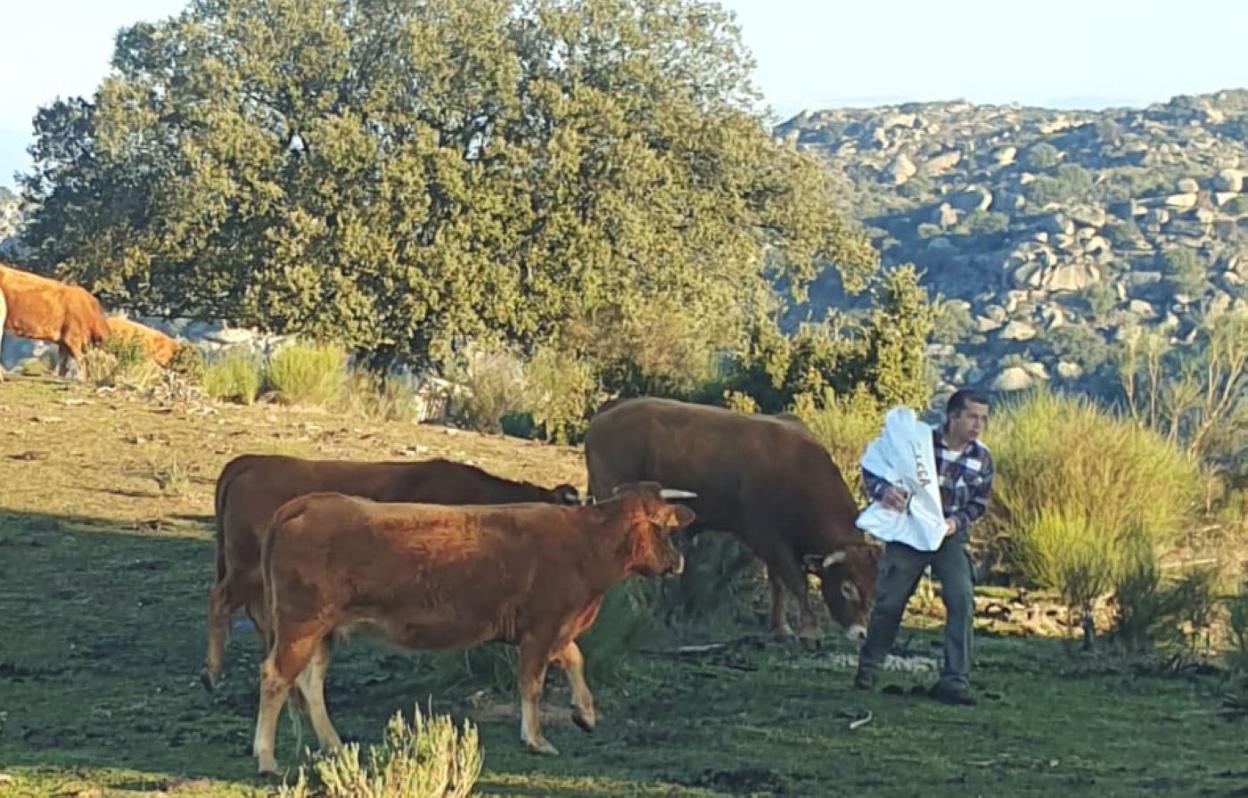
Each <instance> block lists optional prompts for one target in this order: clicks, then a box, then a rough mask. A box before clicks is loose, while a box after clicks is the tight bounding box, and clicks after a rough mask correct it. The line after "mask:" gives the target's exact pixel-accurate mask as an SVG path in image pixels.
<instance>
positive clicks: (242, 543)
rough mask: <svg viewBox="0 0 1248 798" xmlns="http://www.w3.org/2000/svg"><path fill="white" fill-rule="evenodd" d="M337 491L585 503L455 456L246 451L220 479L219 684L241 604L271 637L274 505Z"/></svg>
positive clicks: (212, 630)
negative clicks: (267, 582)
mask: <svg viewBox="0 0 1248 798" xmlns="http://www.w3.org/2000/svg"><path fill="white" fill-rule="evenodd" d="M318 491H336V492H339V493H348V494H351V495H353V496H363V497H365V498H368V499H374V500H376V501H381V502H426V503H430V504H508V503H513V502H548V503H551V504H580V501H581V497H580V494H579V493H577V490H576V488H574V487H573V486H571V485H567V484H564V485H559V486H556V487H555V488H553V489H547V488H543V487H541V486H540V485H534V484H533V483H531V482H516V481H513V480H509V479H503V478H502V477H497V476H494V475H493V474H490V473H487V472H485V471H483V470H482V469H480V468H477V467H476V466H470V465H466V464H464V463H456V462H452V461H450V460H427V461H423V462H416V463H413V462H403V461H398V462H376V463H374V462H352V461H339V460H303V459H300V458H297V457H285V456H282V455H261V454H245V455H241V456H239V457H236V458H234V459H233V460H231V461H230V462H229V463H226V465H225V468H223V469H222V470H221V476H220V477H218V478H217V495H216V515H217V581H216V584H214V585H213V587H212V590H211V592H210V593H209V596H208V654H207V657H206V659H205V663H204V670H203V673H202V674H201V677H200V679H201V681H202V682H203V684H204V687H206V688H207V689H209V690H211V689H212V685H213V681H214V680H215V679H216V677H217V674H218V673H219V672H220V671H221V665H222V663H223V661H224V657H225V645H226V642H227V641H228V639H229V633H230V617H231V616H232V615H233V614H234V611H235V610H237V609H238V608H239V607H240V606H246V608H247V614H248V615H249V616H250V617H251V621H252V623H253V624H255V626H256V630H257V631H258V632H259V633H260V636H261V639H263V638H264V629H265V618H266V615H265V610H264V603H263V592H262V591H263V577H262V575H261V573H260V541H261V536H262V534H263V532H264V529H265V527H266V526H268V523H269V520H270V519H271V518H272V516H273V513H274V511H276V510H277V508H278V507H281V506H282V505H283V504H285V503H286V502H288V501H290V500H291V499H293V498H295V497H296V496H302V495H303V494H305V493H316V492H318Z"/></svg>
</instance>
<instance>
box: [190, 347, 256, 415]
mask: <svg viewBox="0 0 1248 798" xmlns="http://www.w3.org/2000/svg"><path fill="white" fill-rule="evenodd" d="M262 381H263V380H262V378H261V367H260V362H259V360H258V359H257V358H256V356H255V355H253V354H251V353H250V352H248V351H246V350H244V349H241V348H235V349H231V350H230V351H228V352H226V353H225V355H224V356H223V357H221V358H218V359H217V360H216V361H214V362H212V363H210V364H209V365H208V366H207V367H206V368H205V369H204V391H206V392H207V394H208V395H209V396H211V397H212V398H214V399H227V400H233V401H238V402H241V403H242V404H245V405H249V404H253V403H254V402H255V401H256V395H257V394H258V393H260V385H261V383H262Z"/></svg>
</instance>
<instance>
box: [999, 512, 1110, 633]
mask: <svg viewBox="0 0 1248 798" xmlns="http://www.w3.org/2000/svg"><path fill="white" fill-rule="evenodd" d="M1015 531H1016V535H1015V537H1014V538H1013V543H1014V556H1015V557H1016V559H1017V562H1018V564H1019V566H1020V567H1021V569H1022V573H1023V577H1024V578H1025V579H1026V580H1027V582H1028V583H1029V584H1032V585H1036V586H1038V587H1043V588H1052V589H1054V590H1057V592H1058V593H1059V594H1061V596H1062V600H1063V601H1065V602H1066V605H1067V606H1068V607H1070V608H1071V609H1072V610H1074V611H1075V612H1077V613H1078V614H1079V617H1080V620H1081V622H1082V626H1083V630H1084V644H1085V647H1087V648H1091V647H1092V644H1093V641H1094V639H1095V629H1094V627H1093V620H1092V619H1093V613H1094V610H1095V607H1096V602H1097V599H1099V598H1100V597H1101V596H1103V595H1104V594H1105V593H1107V592H1108V591H1109V589H1110V587H1111V586H1112V585H1113V583H1114V580H1115V578H1116V577H1117V576H1118V573H1119V572H1120V571H1121V570H1122V567H1123V556H1122V548H1121V545H1120V540H1119V535H1118V534H1116V533H1115V531H1114V530H1110V529H1105V528H1099V527H1096V526H1093V524H1092V522H1091V521H1089V519H1088V517H1087V515H1086V514H1084V513H1081V512H1079V511H1078V509H1074V510H1073V511H1071V510H1067V509H1065V508H1057V507H1042V508H1040V510H1039V512H1038V513H1037V514H1036V515H1035V516H1033V517H1032V518H1030V519H1028V521H1027V522H1026V525H1025V526H1021V527H1019V528H1017V529H1016V530H1015ZM1072 617H1073V616H1072Z"/></svg>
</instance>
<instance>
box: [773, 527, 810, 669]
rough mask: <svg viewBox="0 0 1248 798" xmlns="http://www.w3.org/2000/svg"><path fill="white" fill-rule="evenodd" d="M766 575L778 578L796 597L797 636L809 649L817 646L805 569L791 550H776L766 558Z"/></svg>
mask: <svg viewBox="0 0 1248 798" xmlns="http://www.w3.org/2000/svg"><path fill="white" fill-rule="evenodd" d="M767 575H768V577H769V578H773V579H777V580H779V581H780V582H781V583H782V584H783V585H784V586H785V587H787V588H788V589H789V591H790V592H792V593H793V595H794V596H796V597H797V610H798V623H797V636H798V637H799V638H800V639H801V641H802V645H803V646H805V647H806V648H807V649H809V650H814V649H817V648H819V645H820V635H819V624H818V623H817V622H816V621H815V613H814V612H813V611H812V610H811V608H810V591H809V590H807V587H806V571H805V570H804V569H803V568H802V564H801V562H799V561H798V559H797V557H795V556H794V555H793V552H791V551H785V552H776V554H775V556H773V557H772V558H770V559H769V560H767Z"/></svg>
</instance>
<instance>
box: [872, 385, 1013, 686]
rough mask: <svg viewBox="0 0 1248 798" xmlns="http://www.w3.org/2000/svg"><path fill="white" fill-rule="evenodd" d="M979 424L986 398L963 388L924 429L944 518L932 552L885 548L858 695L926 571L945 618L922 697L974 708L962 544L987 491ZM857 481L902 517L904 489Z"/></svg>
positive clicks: (988, 467) (987, 459)
mask: <svg viewBox="0 0 1248 798" xmlns="http://www.w3.org/2000/svg"><path fill="white" fill-rule="evenodd" d="M987 423H988V399H987V397H986V396H984V395H983V394H981V393H979V392H977V391H973V390H965V389H964V390H960V391H957V392H955V393H954V394H953V396H951V397H949V402H948V404H946V406H945V423H944V425H943V426H941V427H937V428H934V429H933V430H932V443H933V447H932V448H933V450H934V452H935V455H936V469H937V471H938V472H939V474H940V499H941V504H942V506H943V509H944V515H945V538H944V541H943V542H942V543H941V546H940V548H939V549H937V550H936V551H934V552H925V551H919V550H918V549H915V548H912V547H910V546H907V545H906V544H904V543H896V542H890V543H889V544H888V545H887V546H886V547H885V549H884V556H883V557H882V558H881V560H880V571H879V576H878V577H877V578H876V583H875V603H874V606H873V607H872V609H871V618H870V621H869V622H868V624H867V639H866V641H865V642H863V644H862V649H861V650H860V651H859V654H858V673H857V675H856V676H855V677H854V686H855V687H857V688H858V689H860V690H870V689H871V688H872V687H873V686H874V685H875V675H876V673H878V672H879V670H880V666H881V664H883V662H884V658H885V656H887V655H888V652H889V649H891V648H892V646H893V641H894V640H895V639H896V637H897V629H898V627H899V626H900V625H901V616H902V614H903V613H904V612H905V609H906V604H907V603H908V602H909V601H910V596H911V595H912V594H913V593H914V589H915V587H916V586H917V585H918V583H919V577H920V576H921V575H922V573H923V570H924V569H925V568H926V567H927V566H928V565H931V566H932V572H933V574H934V575H935V576H936V578H937V579H939V580H940V583H941V587H942V590H941V598H942V599H943V600H944V603H945V612H946V616H947V617H946V619H945V651H944V653H945V656H944V663H943V665H942V666H941V670H940V681H938V682H937V683H936V684H935V685H934V686H933V687H932V688H931V690H930V691H929V694H930V695H931V696H932V697H933V698H936V699H937V700H940V701H944V702H946V703H950V704H963V705H967V706H972V705H974V704H975V703H976V702H975V697H974V696H973V695H972V694H971V691H970V686H969V683H968V681H967V677H968V676H969V674H970V670H971V650H972V639H971V637H972V633H973V630H974V620H975V600H974V580H973V571H972V565H971V557H970V553H969V552H968V551H967V542H968V541H969V539H970V534H969V529H970V525H971V523H972V522H974V521H975V520H976V519H978V518H979V517H980V516H982V515H983V514H984V511H985V510H987V509H988V493H989V491H990V490H991V489H992V475H993V469H992V457H991V455H989V453H988V448H987V447H986V446H984V444H982V443H980V441H979V436H980V434H981V433H982V432H983V431H984V427H985V426H986V425H987ZM862 476H863V483H864V485H865V486H866V488H867V492H868V493H869V494H870V496H871V499H872V500H873V501H879V502H882V503H883V504H884V505H885V506H886V507H889V508H890V509H893V510H896V511H897V512H905V510H906V501H907V499H908V498H909V497H908V496H907V495H906V492H905V491H904V490H902V489H901V488H898V487H897V486H895V485H892V484H890V483H888V482H887V481H885V480H884V479H881V478H880V477H878V476H876V475H875V474H872V473H871V472H870V471H867V470H866V469H863V472H862Z"/></svg>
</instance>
